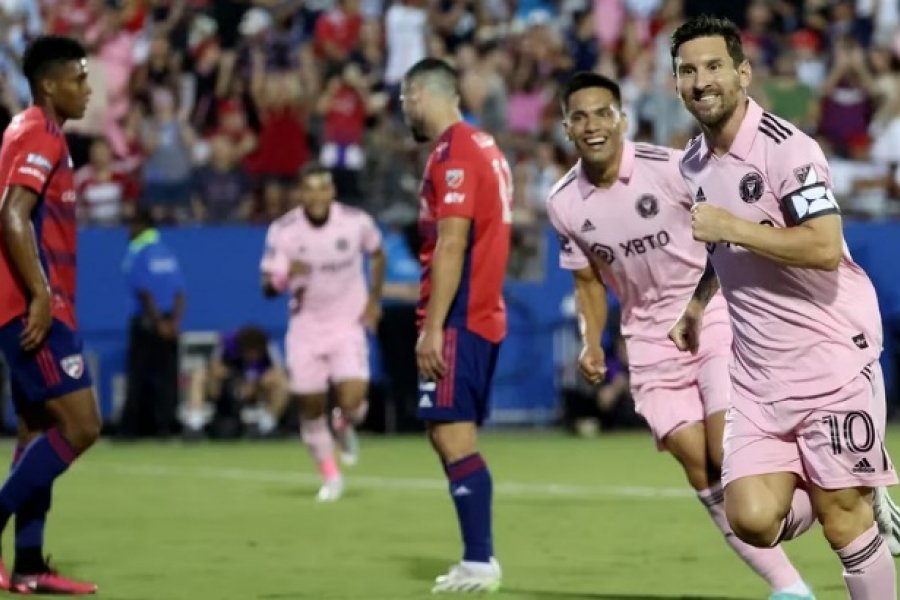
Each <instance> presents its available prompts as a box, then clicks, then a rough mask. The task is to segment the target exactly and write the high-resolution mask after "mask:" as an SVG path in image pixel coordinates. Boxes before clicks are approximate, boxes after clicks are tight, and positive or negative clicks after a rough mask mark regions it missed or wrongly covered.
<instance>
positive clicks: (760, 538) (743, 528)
mask: <svg viewBox="0 0 900 600" xmlns="http://www.w3.org/2000/svg"><path fill="white" fill-rule="evenodd" d="M725 514H726V516H727V517H728V524H729V525H730V526H731V530H732V531H733V532H734V534H735V535H736V536H738V538H740V539H741V540H742V541H744V542H746V543H748V544H750V545H751V546H756V547H759V548H768V547H770V546H772V545H773V544H774V543H775V541H776V538H777V537H778V532H779V529H780V528H781V520H782V518H780V517H779V515H778V511H777V510H775V508H774V507H771V506H767V505H766V504H764V503H762V502H759V501H755V500H753V499H750V500H746V499H745V500H744V501H742V502H733V501H732V502H729V501H728V496H727V495H726V501H725Z"/></svg>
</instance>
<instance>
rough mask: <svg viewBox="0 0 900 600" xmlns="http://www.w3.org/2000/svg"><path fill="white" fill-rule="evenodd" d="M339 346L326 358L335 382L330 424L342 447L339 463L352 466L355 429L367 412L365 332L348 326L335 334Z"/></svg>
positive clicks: (356, 457)
mask: <svg viewBox="0 0 900 600" xmlns="http://www.w3.org/2000/svg"><path fill="white" fill-rule="evenodd" d="M336 338H339V339H340V343H338V344H337V345H336V346H335V351H334V352H333V353H332V354H331V356H330V357H329V363H330V373H331V380H332V381H333V382H335V387H336V392H337V407H335V413H334V417H333V419H332V423H333V425H334V432H335V435H336V436H337V441H338V444H339V445H340V447H341V460H342V461H343V462H344V464H348V465H353V464H356V463H357V462H358V460H359V439H358V437H357V435H356V427H357V426H359V425H360V424H362V422H363V421H365V419H366V415H367V414H368V412H369V401H368V399H367V396H368V393H369V345H368V341H367V339H366V332H365V330H364V329H363V328H362V327H361V326H359V325H357V324H353V325H351V326H350V327H349V328H348V330H347V331H346V332H344V333H341V334H336Z"/></svg>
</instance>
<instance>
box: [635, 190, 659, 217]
mask: <svg viewBox="0 0 900 600" xmlns="http://www.w3.org/2000/svg"><path fill="white" fill-rule="evenodd" d="M634 207H635V209H637V213H638V214H639V215H641V216H642V217H644V218H645V219H649V218H650V217H655V216H656V215H657V214H659V202H658V201H657V200H656V196H653V195H652V194H644V195H643V196H641V197H640V198H638V200H637V202H636V203H635V204H634Z"/></svg>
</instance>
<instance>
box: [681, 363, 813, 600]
mask: <svg viewBox="0 0 900 600" xmlns="http://www.w3.org/2000/svg"><path fill="white" fill-rule="evenodd" d="M726 347H727V346H726ZM729 360H730V355H712V356H708V357H705V358H704V360H702V361H701V363H700V365H699V369H698V376H697V384H698V387H699V389H700V398H701V400H702V403H703V411H704V413H705V415H706V416H705V419H704V425H705V431H706V456H707V463H706V469H707V474H708V477H709V487H708V488H706V490H700V491H699V492H698V495H699V496H700V498H701V501H702V502H703V504H704V506H705V507H706V509H707V510H708V511H709V515H710V517H711V518H712V520H713V522H714V523H715V524H716V526H717V527H718V528H719V530H720V531H721V532H722V534H723V535H724V536H725V541H726V542H727V543H728V545H729V546H731V548H732V550H734V551H735V553H736V554H737V555H738V556H740V557H741V559H742V560H743V561H744V562H746V563H747V565H748V566H749V567H750V568H751V569H753V570H754V571H755V572H756V573H757V574H758V575H759V576H760V577H762V578H763V579H764V580H765V581H766V583H768V584H769V587H770V589H771V590H772V598H773V599H784V600H789V599H795V598H796V599H802V598H812V597H813V595H812V591H811V590H810V589H809V586H808V585H807V584H806V582H804V581H803V578H802V577H801V576H800V573H799V572H798V571H797V569H796V568H795V567H794V566H793V565H792V564H791V561H790V559H789V558H788V557H787V554H785V552H784V549H783V548H782V547H781V545H777V546H773V547H771V548H757V547H756V546H751V545H750V544H748V543H747V542H745V541H743V540H742V539H740V538H739V537H738V536H736V535H735V534H734V531H732V529H731V525H730V524H729V523H728V517H727V515H726V514H725V493H724V489H723V487H722V481H721V478H722V462H723V460H724V453H725V447H724V438H725V415H726V412H727V409H728V403H729V398H730V396H731V378H730V376H729V374H728V361H729ZM803 500H806V498H803ZM810 514H811V513H810Z"/></svg>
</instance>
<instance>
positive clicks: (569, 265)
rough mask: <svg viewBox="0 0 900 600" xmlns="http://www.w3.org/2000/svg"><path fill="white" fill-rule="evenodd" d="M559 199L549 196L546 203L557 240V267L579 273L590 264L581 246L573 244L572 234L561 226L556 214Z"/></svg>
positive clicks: (558, 216) (561, 223) (561, 221)
mask: <svg viewBox="0 0 900 600" xmlns="http://www.w3.org/2000/svg"><path fill="white" fill-rule="evenodd" d="M559 199H560V198H559V196H557V197H556V198H553V197H552V196H551V197H550V200H548V201H547V216H548V217H549V218H550V224H551V225H552V226H553V229H554V230H555V231H556V237H557V238H558V239H559V266H560V267H562V268H563V269H566V270H568V271H579V270H581V269H584V268H585V267H588V266H590V264H591V263H590V261H589V260H588V258H587V256H586V255H585V254H584V251H583V250H582V249H581V246H579V245H578V244H576V243H575V241H574V240H573V239H572V234H571V233H570V232H569V230H568V229H566V227H565V225H563V219H562V218H561V217H560V215H559V214H558V211H559Z"/></svg>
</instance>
